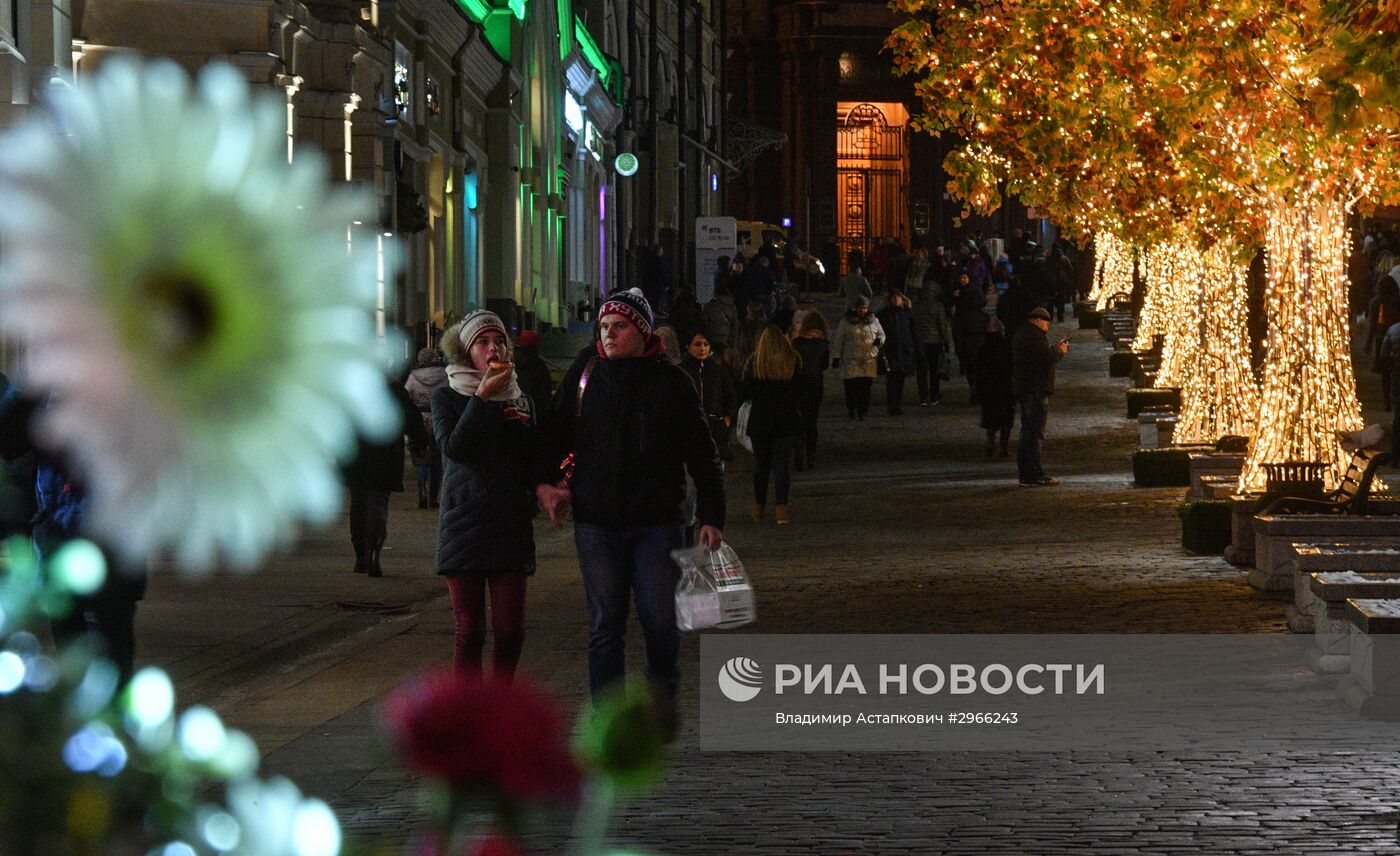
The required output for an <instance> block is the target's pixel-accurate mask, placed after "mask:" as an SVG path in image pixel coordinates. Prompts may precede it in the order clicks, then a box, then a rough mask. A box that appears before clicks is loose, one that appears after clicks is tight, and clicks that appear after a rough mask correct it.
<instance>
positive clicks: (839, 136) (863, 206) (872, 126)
mask: <svg viewBox="0 0 1400 856" xmlns="http://www.w3.org/2000/svg"><path fill="white" fill-rule="evenodd" d="M836 109H837V114H838V115H837V121H836V235H837V239H838V241H839V243H840V244H841V249H842V253H841V258H842V266H843V269H844V266H845V259H846V257H847V255H848V254H849V253H850V251H851V250H860V251H862V252H864V253H867V254H868V253H869V251H870V247H871V246H872V245H873V244H874V242H875V239H876V238H886V239H893V240H897V241H899V242H900V243H901V244H902V245H904V246H905V247H908V246H909V214H908V212H909V150H908V146H907V145H906V144H905V135H906V131H907V128H908V121H909V113H908V111H907V110H906V109H905V108H904V105H903V104H898V103H878V104H872V103H869V102H851V101H842V102H839V103H838V104H837V105H836Z"/></svg>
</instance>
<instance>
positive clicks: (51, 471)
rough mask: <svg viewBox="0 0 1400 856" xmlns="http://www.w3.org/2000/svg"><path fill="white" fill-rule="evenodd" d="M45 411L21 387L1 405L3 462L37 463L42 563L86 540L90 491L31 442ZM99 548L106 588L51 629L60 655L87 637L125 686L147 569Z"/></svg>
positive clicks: (76, 604)
mask: <svg viewBox="0 0 1400 856" xmlns="http://www.w3.org/2000/svg"><path fill="white" fill-rule="evenodd" d="M43 406H44V405H43V402H41V401H39V400H38V399H35V398H32V397H29V396H27V395H24V394H23V393H22V392H21V390H20V389H19V388H18V387H11V388H9V389H8V390H7V391H6V393H5V395H4V397H3V399H0V457H3V458H4V459H5V460H6V461H11V460H14V459H16V458H18V457H20V456H23V455H34V456H35V457H36V466H35V479H34V483H33V488H34V506H35V509H36V511H35V515H34V519H33V521H32V527H33V539H34V549H35V552H36V553H37V554H38V557H39V560H40V561H41V562H45V561H48V560H49V559H51V558H53V556H54V555H55V554H56V553H57V552H58V551H59V549H60V548H61V547H63V545H64V544H66V543H67V542H68V541H71V540H73V539H75V538H82V537H88V536H87V535H86V533H85V531H84V520H83V518H84V515H85V512H86V511H87V503H88V499H87V492H86V490H84V489H83V487H82V485H81V484H79V483H78V482H77V480H75V479H73V478H72V477H70V476H69V474H68V471H67V468H66V466H65V465H64V464H63V462H61V461H59V460H58V459H57V458H55V457H52V456H50V455H48V454H44V453H43V450H41V449H37V448H36V447H35V445H34V441H33V439H32V437H31V434H30V423H31V422H32V421H33V419H34V417H35V415H36V414H37V413H39V411H41V410H42V409H43ZM98 546H99V549H102V553H103V557H104V558H105V559H106V565H107V575H106V577H105V578H104V580H103V583H102V586H101V587H100V588H99V589H97V591H95V592H92V593H91V594H86V595H79V596H75V597H74V598H73V604H72V608H71V609H70V610H69V611H68V613H67V614H66V615H56V616H54V617H53V619H52V620H51V622H50V629H51V631H52V633H53V637H54V643H55V644H56V645H57V646H58V647H59V648H60V649H62V648H65V647H67V646H68V645H69V644H70V643H73V642H77V641H79V640H81V639H83V638H85V637H86V638H90V639H92V640H93V641H94V642H95V643H96V644H97V647H98V650H99V651H100V652H101V653H102V655H103V656H105V657H107V659H109V660H111V661H112V663H113V664H114V665H115V666H116V667H117V674H118V677H119V678H120V680H121V682H122V684H125V683H126V682H127V681H128V680H130V679H131V675H132V672H133V669H134V666H135V659H136V604H137V603H138V602H139V601H140V600H141V599H142V598H143V597H145V595H146V568H145V566H144V565H140V564H135V563H126V564H119V563H118V562H117V559H116V554H115V553H114V552H113V551H111V550H107V549H103V548H102V547H101V545H98Z"/></svg>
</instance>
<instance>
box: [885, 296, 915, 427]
mask: <svg viewBox="0 0 1400 856" xmlns="http://www.w3.org/2000/svg"><path fill="white" fill-rule="evenodd" d="M875 317H876V318H878V319H879V320H880V326H881V327H884V328H885V349H884V351H885V352H884V355H883V356H884V358H885V404H886V406H887V407H888V408H889V412H890V415H891V416H900V415H903V413H904V407H903V405H904V379H905V378H907V377H909V375H911V374H913V373H914V368H915V361H916V360H917V356H916V355H917V354H918V353H919V351H921V350H922V349H923V345H922V343H920V341H919V331H918V330H917V329H915V327H914V316H913V315H911V314H910V313H909V301H908V299H907V298H905V296H904V292H902V291H895V292H892V293H891V294H890V304H889V305H888V306H886V307H885V308H884V309H881V310H880V311H879V313H877V314H876V316H875Z"/></svg>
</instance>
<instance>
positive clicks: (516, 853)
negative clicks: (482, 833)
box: [471, 835, 526, 856]
mask: <svg viewBox="0 0 1400 856" xmlns="http://www.w3.org/2000/svg"><path fill="white" fill-rule="evenodd" d="M471 856H526V853H525V851H524V850H521V849H520V848H519V847H518V846H517V845H516V843H515V842H514V841H512V840H510V839H509V838H502V837H501V836H499V835H491V836H487V837H486V838H483V839H482V840H481V841H478V842H477V844H476V846H475V847H473V848H472V852H471Z"/></svg>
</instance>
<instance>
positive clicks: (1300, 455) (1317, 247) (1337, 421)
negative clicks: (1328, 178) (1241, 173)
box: [1240, 186, 1363, 492]
mask: <svg viewBox="0 0 1400 856" xmlns="http://www.w3.org/2000/svg"><path fill="white" fill-rule="evenodd" d="M1349 208H1350V206H1349V205H1348V204H1346V203H1345V202H1342V201H1340V200H1339V199H1338V198H1337V197H1336V195H1334V194H1332V193H1329V192H1327V191H1326V190H1322V189H1319V188H1317V187H1315V186H1309V187H1304V188H1302V189H1301V190H1300V191H1299V192H1298V194H1297V196H1296V197H1295V198H1294V199H1293V200H1285V199H1283V198H1280V197H1275V198H1273V199H1271V200H1270V216H1269V223H1268V243H1267V247H1266V263H1267V270H1268V289H1267V293H1266V307H1267V313H1268V317H1269V336H1268V352H1267V356H1266V358H1265V362H1264V372H1263V375H1264V388H1263V400H1262V407H1261V412H1260V420H1259V435H1258V437H1257V438H1256V439H1255V441H1254V443H1253V444H1251V446H1250V450H1249V457H1248V459H1247V460H1246V461H1245V467H1244V471H1243V473H1242V474H1241V476H1240V490H1241V491H1242V492H1257V491H1260V490H1263V488H1264V484H1265V477H1264V469H1263V465H1264V464H1265V463H1276V462H1282V461H1320V462H1322V463H1324V464H1326V465H1327V468H1328V469H1327V474H1326V481H1327V484H1328V486H1329V487H1335V486H1336V484H1337V483H1338V481H1339V480H1340V478H1341V475H1342V473H1343V472H1344V471H1345V468H1346V466H1347V462H1348V460H1349V459H1350V457H1351V455H1350V453H1349V452H1348V451H1347V450H1346V449H1345V448H1344V447H1343V446H1342V443H1341V440H1340V439H1339V437H1338V432H1339V431H1356V430H1359V429H1360V428H1361V427H1362V426H1363V423H1362V419H1361V404H1360V402H1359V401H1358V400H1357V397H1356V375H1355V372H1354V371H1353V368H1352V363H1351V330H1350V327H1349V325H1348V313H1347V277H1346V252H1347V215H1348V211H1349Z"/></svg>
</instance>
